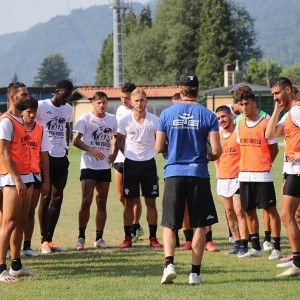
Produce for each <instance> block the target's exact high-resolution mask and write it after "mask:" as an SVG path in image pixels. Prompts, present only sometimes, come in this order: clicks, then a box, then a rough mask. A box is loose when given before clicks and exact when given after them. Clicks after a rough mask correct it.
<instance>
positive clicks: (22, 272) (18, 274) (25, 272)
mask: <svg viewBox="0 0 300 300" xmlns="http://www.w3.org/2000/svg"><path fill="white" fill-rule="evenodd" d="M9 274H10V275H11V276H13V277H22V276H31V277H35V276H36V274H35V273H33V272H31V271H29V270H28V269H26V268H25V267H22V268H21V269H20V270H18V271H14V270H13V269H12V268H10V269H9Z"/></svg>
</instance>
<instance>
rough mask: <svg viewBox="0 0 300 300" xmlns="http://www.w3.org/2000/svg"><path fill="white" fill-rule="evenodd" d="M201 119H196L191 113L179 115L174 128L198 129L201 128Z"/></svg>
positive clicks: (174, 121)
mask: <svg viewBox="0 0 300 300" xmlns="http://www.w3.org/2000/svg"><path fill="white" fill-rule="evenodd" d="M199 123H200V120H194V116H192V115H191V114H182V115H179V119H175V120H173V124H172V125H173V129H182V128H185V129H197V128H199Z"/></svg>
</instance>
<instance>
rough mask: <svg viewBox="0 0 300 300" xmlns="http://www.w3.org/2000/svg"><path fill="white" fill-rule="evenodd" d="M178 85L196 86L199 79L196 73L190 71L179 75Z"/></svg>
mask: <svg viewBox="0 0 300 300" xmlns="http://www.w3.org/2000/svg"><path fill="white" fill-rule="evenodd" d="M178 85H181V86H189V87H198V86H199V81H198V78H197V76H196V75H194V74H191V73H185V74H183V75H181V76H180V78H179V80H178Z"/></svg>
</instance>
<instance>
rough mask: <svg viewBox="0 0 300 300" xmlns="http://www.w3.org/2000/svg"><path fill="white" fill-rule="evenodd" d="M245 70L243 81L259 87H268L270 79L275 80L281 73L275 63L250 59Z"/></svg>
mask: <svg viewBox="0 0 300 300" xmlns="http://www.w3.org/2000/svg"><path fill="white" fill-rule="evenodd" d="M246 70H247V73H246V75H244V81H246V82H249V83H256V84H261V85H269V83H270V82H269V81H270V78H277V77H278V76H279V74H280V72H281V68H280V66H279V65H278V64H277V63H276V62H275V61H271V60H259V59H250V60H249V61H248V62H247V65H246Z"/></svg>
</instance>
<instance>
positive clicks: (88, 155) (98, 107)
mask: <svg viewBox="0 0 300 300" xmlns="http://www.w3.org/2000/svg"><path fill="white" fill-rule="evenodd" d="M107 104H108V99H107V95H106V94H105V93H103V92H97V93H96V94H95V95H94V96H93V99H92V105H93V111H92V112H89V113H86V114H84V115H81V116H80V118H79V120H78V122H77V123H76V125H75V127H74V137H73V144H74V146H75V147H77V148H79V149H81V150H83V152H82V156H81V163H80V172H81V174H80V181H81V189H82V202H81V207H80V211H79V236H78V241H77V243H76V245H75V249H76V250H78V251H80V250H83V249H84V245H85V230H86V226H87V224H88V221H89V218H90V207H91V204H92V202H93V196H94V190H96V205H97V213H96V238H95V243H94V247H95V248H108V245H107V244H106V243H105V241H104V239H103V231H104V227H105V223H106V218H107V212H106V203H107V195H108V191H109V185H110V182H111V169H110V164H112V163H113V162H114V159H115V158H116V155H117V152H115V153H113V154H110V146H111V141H112V138H113V137H115V138H116V136H117V129H118V125H117V119H116V117H115V116H114V115H111V114H109V113H107V112H106V110H107Z"/></svg>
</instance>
